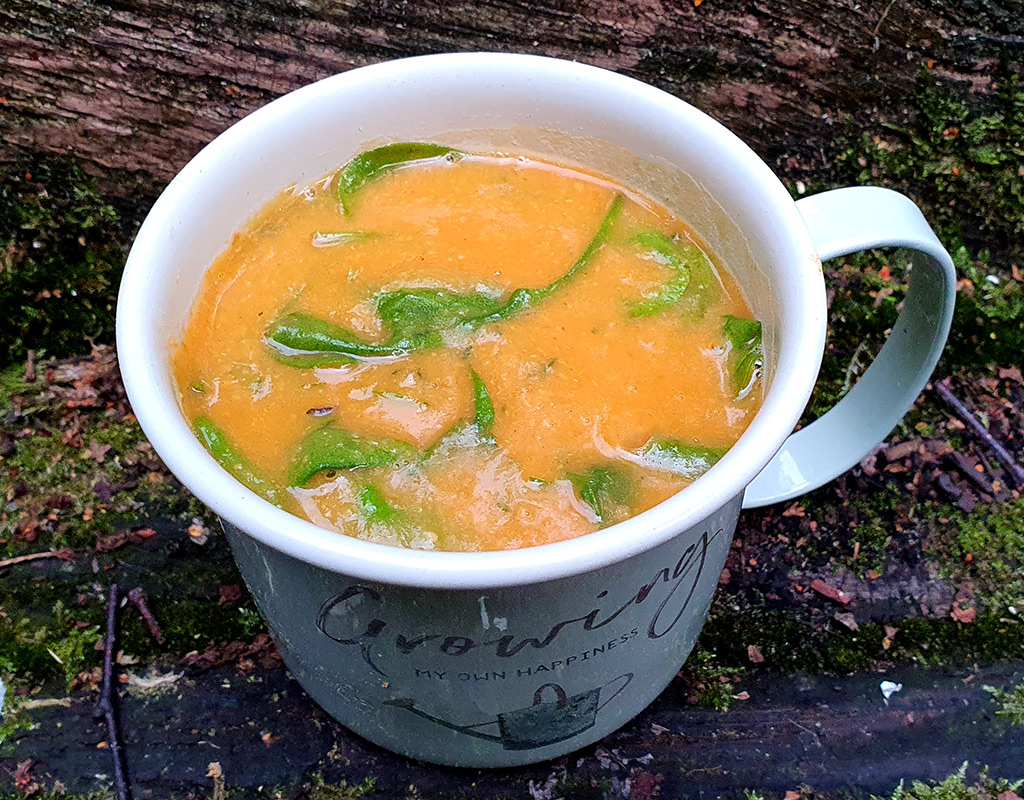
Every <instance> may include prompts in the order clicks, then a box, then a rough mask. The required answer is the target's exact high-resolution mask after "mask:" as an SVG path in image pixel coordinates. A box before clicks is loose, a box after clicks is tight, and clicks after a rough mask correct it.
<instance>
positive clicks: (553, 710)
mask: <svg viewBox="0 0 1024 800" xmlns="http://www.w3.org/2000/svg"><path fill="white" fill-rule="evenodd" d="M632 680H633V673H632V672H627V673H625V674H623V675H619V676H618V677H617V678H612V680H610V681H608V683H606V684H605V685H604V686H598V687H595V688H593V689H588V690H587V691H585V692H580V693H579V694H574V695H568V694H566V692H565V689H563V688H562V687H561V686H559V685H558V684H557V683H544V684H541V685H540V686H538V687H537V690H536V691H535V692H534V693H533V705H531V706H526V707H525V708H517V709H513V710H512V711H499V712H498V715H497V718H496V719H493V720H488V721H487V722H478V723H476V724H474V725H456V724H455V723H453V722H449V721H448V720H444V719H441V718H440V717H436V716H434V715H433V714H430V713H428V712H426V711H424V710H423V709H420V708H416V705H415V702H414V701H413V700H412V699H411V698H408V697H399V698H396V699H394V700H386V701H385V702H384V705H387V706H395V707H396V708H404V709H405V710H406V711H411V712H412V713H413V714H416V715H417V716H419V717H422V718H423V719H426V720H430V721H431V722H433V723H434V724H436V725H440V726H442V727H444V728H449V729H451V730H453V731H458V732H459V733H464V734H466V735H467V736H474V737H476V738H477V739H484V740H486V741H489V742H496V743H498V744H500V745H501V746H502V747H503V748H504V749H506V750H533V749H534V748H536V747H544V746H545V745H549V744H555V743H556V742H561V741H564V740H566V739H571V738H572V737H573V736H576V735H578V734H580V733H583V732H584V731H585V730H587V729H589V728H592V727H593V726H594V722H595V721H596V720H597V712H598V711H600V710H601V709H602V708H604V707H605V706H606V705H608V703H610V702H611V701H612V700H614V699H615V698H616V697H618V696H619V694H621V693H622V690H623V689H625V688H626V687H627V686H628V685H629V683H630V681H632ZM619 681H622V685H621V686H619V687H618V688H617V689H616V690H615V691H614V692H613V693H612V694H611V696H610V697H608V698H607V699H605V701H604V702H603V703H602V702H600V699H601V693H602V692H603V691H606V690H608V689H609V688H610V687H611V686H612V685H613V684H615V683H618V682H619ZM546 694H549V695H550V696H552V697H553V699H545V695H546ZM488 725H497V726H498V733H497V734H494V733H484V732H483V731H481V730H478V729H479V728H485V727H487V726H488Z"/></svg>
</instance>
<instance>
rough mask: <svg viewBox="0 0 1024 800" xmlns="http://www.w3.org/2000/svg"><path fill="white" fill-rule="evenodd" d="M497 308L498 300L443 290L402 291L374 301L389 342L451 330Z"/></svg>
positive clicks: (379, 297) (387, 294)
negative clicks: (387, 332)
mask: <svg viewBox="0 0 1024 800" xmlns="http://www.w3.org/2000/svg"><path fill="white" fill-rule="evenodd" d="M500 306H501V302H500V301H499V300H496V299H494V298H492V297H488V296H487V295H485V294H468V293H466V294H463V293H461V292H453V291H449V290H446V289H401V290H398V291H394V292H385V293H384V294H381V295H379V296H378V297H377V313H378V314H380V318H381V321H383V322H384V324H386V325H387V326H388V329H389V330H390V331H391V337H392V339H401V338H405V337H410V336H415V335H417V334H423V333H427V332H429V331H438V330H444V329H451V328H454V327H456V326H458V325H460V324H462V323H463V322H465V321H466V320H467V319H472V318H474V317H480V316H484V315H486V314H490V313H492V312H493V311H494V310H495V309H497V308H498V307H500Z"/></svg>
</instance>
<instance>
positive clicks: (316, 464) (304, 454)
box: [291, 425, 416, 486]
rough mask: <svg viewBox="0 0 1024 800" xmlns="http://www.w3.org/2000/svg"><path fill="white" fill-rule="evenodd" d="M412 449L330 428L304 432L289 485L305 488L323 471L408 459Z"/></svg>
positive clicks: (399, 444)
mask: <svg viewBox="0 0 1024 800" xmlns="http://www.w3.org/2000/svg"><path fill="white" fill-rule="evenodd" d="M415 454H416V449H415V448H414V447H413V446H412V445H409V444H406V443H405V442H400V441H397V440H395V439H388V438H379V439H373V438H370V437H368V436H360V435H359V434H356V433H352V432H351V431H347V430H344V429H342V428H336V427H334V426H333V425H327V426H324V427H322V428H317V429H316V430H314V431H312V432H310V433H308V434H307V435H306V437H305V438H304V439H303V440H302V441H301V442H300V443H299V449H298V452H297V453H296V457H295V462H294V464H293V465H292V472H291V483H292V485H293V486H305V485H306V484H307V483H309V481H310V480H312V478H313V477H314V476H315V475H316V474H317V473H320V472H324V471H326V470H343V469H364V468H369V467H383V466H386V465H388V464H392V463H394V462H395V461H399V460H405V459H410V460H411V459H412V458H413V457H414V456H415Z"/></svg>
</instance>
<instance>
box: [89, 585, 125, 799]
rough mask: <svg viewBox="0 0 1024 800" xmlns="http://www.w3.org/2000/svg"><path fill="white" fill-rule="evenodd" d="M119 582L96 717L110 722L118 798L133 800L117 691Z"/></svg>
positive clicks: (110, 604) (112, 597)
mask: <svg viewBox="0 0 1024 800" xmlns="http://www.w3.org/2000/svg"><path fill="white" fill-rule="evenodd" d="M117 600H118V597H117V584H116V583H115V584H112V585H111V587H110V594H109V595H108V597H107V635H106V637H105V638H104V640H103V688H102V690H101V692H100V700H99V702H98V703H97V704H96V716H97V717H103V718H104V720H106V723H107V738H108V739H109V740H110V755H111V756H112V757H113V759H114V786H115V787H116V789H117V800H131V797H132V793H131V789H130V788H129V787H128V781H127V780H126V778H125V773H126V770H125V762H124V751H123V750H122V749H121V739H120V737H119V736H118V733H117V694H116V690H115V689H114V678H115V675H114V669H115V667H114V652H115V649H114V648H115V645H116V638H117Z"/></svg>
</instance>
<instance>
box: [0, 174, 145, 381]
mask: <svg viewBox="0 0 1024 800" xmlns="http://www.w3.org/2000/svg"><path fill="white" fill-rule="evenodd" d="M128 227H129V226H128V225H127V224H125V223H123V222H122V220H121V218H120V216H119V214H118V212H117V211H116V210H115V209H114V207H113V206H112V205H111V204H110V203H109V202H108V201H107V200H106V198H104V197H103V195H102V194H100V192H99V191H98V190H97V189H96V186H95V184H93V183H92V182H91V181H90V180H88V179H87V178H86V176H85V175H84V173H82V171H81V170H80V169H79V168H78V167H77V166H76V165H74V164H73V163H71V162H67V161H59V160H51V161H50V162H48V163H47V164H33V165H29V166H28V167H27V168H26V167H24V166H22V167H13V166H10V167H7V168H6V169H5V170H4V174H2V175H0V307H3V308H4V309H5V311H6V312H7V313H6V314H5V323H4V326H3V327H2V328H0V366H3V365H6V364H9V363H11V362H14V361H19V360H21V359H23V358H24V356H25V352H26V350H28V349H35V350H46V351H47V352H49V353H50V354H51V355H55V356H65V355H74V354H79V353H83V352H88V349H89V346H90V345H89V340H90V339H91V340H92V341H96V342H103V341H111V340H112V338H113V331H114V301H115V298H116V294H117V285H118V282H119V280H120V274H121V270H122V268H123V266H124V256H125V250H124V245H125V244H126V242H127V241H128V238H129V231H128Z"/></svg>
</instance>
